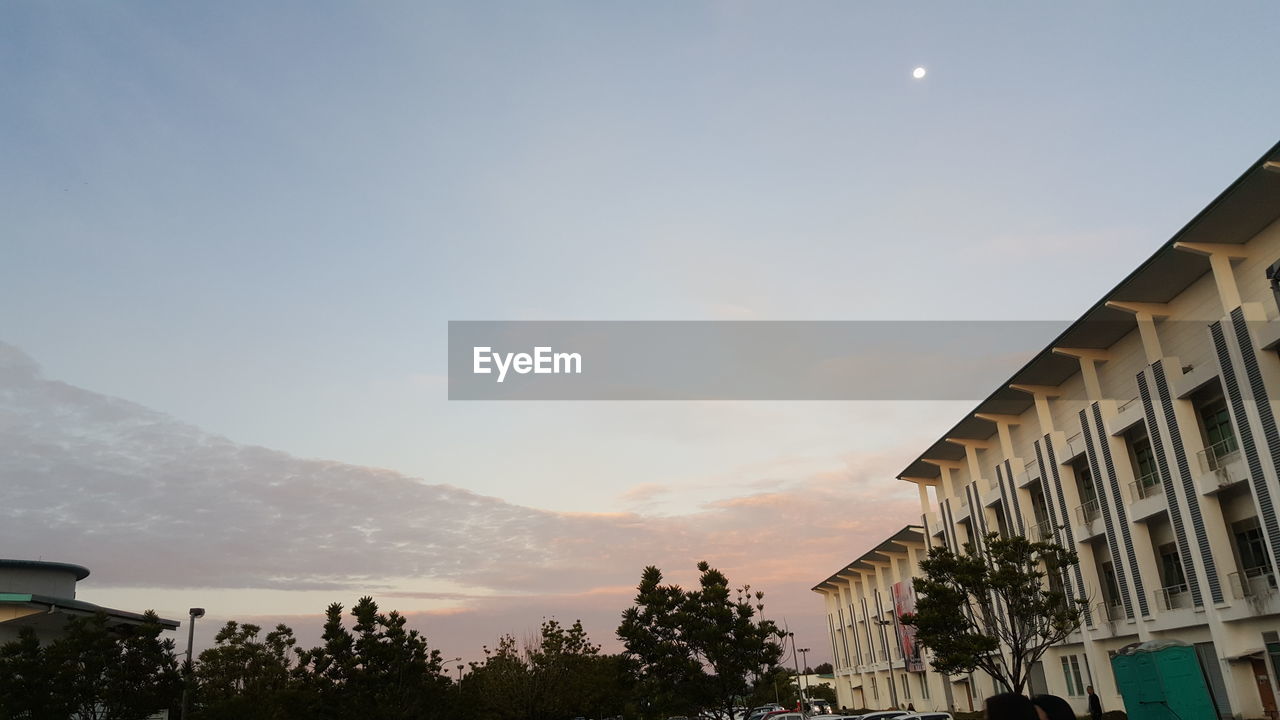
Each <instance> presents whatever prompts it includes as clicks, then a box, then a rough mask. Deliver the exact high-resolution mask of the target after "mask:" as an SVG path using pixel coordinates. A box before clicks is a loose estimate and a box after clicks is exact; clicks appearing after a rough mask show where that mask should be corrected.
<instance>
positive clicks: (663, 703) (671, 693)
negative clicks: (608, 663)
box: [618, 561, 782, 717]
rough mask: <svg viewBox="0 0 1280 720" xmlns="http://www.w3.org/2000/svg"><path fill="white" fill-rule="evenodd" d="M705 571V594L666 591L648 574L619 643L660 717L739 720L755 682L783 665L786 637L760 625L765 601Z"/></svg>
mask: <svg viewBox="0 0 1280 720" xmlns="http://www.w3.org/2000/svg"><path fill="white" fill-rule="evenodd" d="M698 570H699V571H700V572H701V573H702V575H701V577H700V578H699V583H698V587H697V588H695V589H692V590H687V591H686V590H684V589H682V588H681V587H680V586H678V585H663V584H662V571H661V570H659V569H658V568H656V567H652V566H650V567H647V568H645V570H644V573H643V575H642V576H641V580H640V584H639V586H638V587H637V594H636V598H635V605H634V606H632V607H630V608H627V610H626V611H625V612H623V615H622V623H621V625H619V626H618V639H620V640H622V641H623V643H624V645H625V647H626V654H627V656H628V657H630V658H632V659H633V660H634V661H635V662H637V664H638V665H639V674H640V678H639V680H640V683H641V688H640V690H641V692H642V693H643V694H645V695H646V696H648V697H650V698H653V700H654V701H655V703H656V704H657V706H658V707H657V708H655V709H665V710H669V711H676V712H680V713H683V714H686V715H689V716H693V715H695V714H698V713H699V712H703V713H714V714H717V715H721V716H723V717H731V716H732V713H733V709H734V708H735V707H737V706H738V705H740V704H741V702H742V700H743V698H744V696H745V695H747V693H748V692H749V691H750V690H751V683H750V680H751V679H753V678H756V677H759V676H761V675H765V674H769V673H771V672H772V670H773V669H774V667H775V666H776V665H777V664H778V660H779V658H780V657H781V655H782V646H781V645H780V644H779V643H778V641H777V638H778V637H780V631H779V630H778V627H777V626H776V625H775V624H774V623H773V622H772V621H770V620H763V619H761V620H757V619H756V613H757V612H761V611H763V609H764V604H763V600H764V593H762V592H758V591H757V592H756V593H755V594H754V595H752V594H751V589H750V587H749V586H743V587H740V588H737V589H736V590H734V589H731V588H730V587H729V581H728V579H727V578H726V577H725V575H724V574H723V573H721V572H720V571H719V570H716V569H715V568H712V567H711V566H710V565H709V564H707V563H706V562H705V561H703V562H700V563H698Z"/></svg>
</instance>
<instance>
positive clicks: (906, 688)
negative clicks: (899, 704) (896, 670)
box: [902, 673, 911, 700]
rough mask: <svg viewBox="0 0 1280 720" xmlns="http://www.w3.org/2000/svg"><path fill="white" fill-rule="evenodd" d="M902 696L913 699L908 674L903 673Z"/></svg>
mask: <svg viewBox="0 0 1280 720" xmlns="http://www.w3.org/2000/svg"><path fill="white" fill-rule="evenodd" d="M902 697H904V698H906V699H907V700H910V699H911V684H910V683H908V682H907V674H906V673H902Z"/></svg>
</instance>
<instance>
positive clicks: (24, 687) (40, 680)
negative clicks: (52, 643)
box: [0, 627, 70, 720]
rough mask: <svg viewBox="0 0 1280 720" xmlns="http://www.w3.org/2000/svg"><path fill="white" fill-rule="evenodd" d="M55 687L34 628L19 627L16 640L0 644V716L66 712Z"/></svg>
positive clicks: (10, 717) (9, 718)
mask: <svg viewBox="0 0 1280 720" xmlns="http://www.w3.org/2000/svg"><path fill="white" fill-rule="evenodd" d="M56 690H57V687H56V682H55V677H54V672H53V668H52V667H50V666H49V663H48V662H46V660H45V654H44V648H43V647H41V646H40V640H39V639H37V638H36V631H35V630H34V629H33V628H31V627H24V628H22V631H21V632H20V633H19V634H18V639H17V640H14V641H12V642H9V643H7V644H6V645H4V647H0V719H2V720H17V719H18V718H45V717H58V715H59V714H63V715H67V714H70V710H69V709H68V708H66V707H64V705H65V703H64V702H63V700H62V698H59V697H58V695H57V693H56Z"/></svg>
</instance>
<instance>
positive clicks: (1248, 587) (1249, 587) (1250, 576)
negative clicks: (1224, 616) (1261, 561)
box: [1227, 565, 1276, 600]
mask: <svg viewBox="0 0 1280 720" xmlns="http://www.w3.org/2000/svg"><path fill="white" fill-rule="evenodd" d="M1227 584H1228V585H1230V586H1231V596H1232V597H1233V598H1235V599H1237V600H1241V599H1244V598H1251V597H1259V596H1262V595H1265V594H1268V593H1274V592H1276V576H1275V575H1273V574H1272V573H1271V569H1270V568H1268V567H1266V566H1265V565H1264V566H1260V567H1254V568H1245V569H1244V570H1241V571H1239V572H1233V573H1230V574H1228V575H1227Z"/></svg>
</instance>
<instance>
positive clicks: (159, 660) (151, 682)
mask: <svg viewBox="0 0 1280 720" xmlns="http://www.w3.org/2000/svg"><path fill="white" fill-rule="evenodd" d="M143 617H144V621H143V623H142V624H139V625H113V624H111V623H110V621H109V619H108V618H107V616H106V614H105V613H101V612H100V613H97V614H95V615H92V616H85V617H73V618H70V619H69V620H67V624H66V627H65V629H64V631H63V634H62V636H61V637H60V638H58V639H57V640H55V641H54V642H52V643H50V644H49V645H48V646H47V647H45V648H43V649H42V651H41V653H40V654H41V656H42V657H41V658H40V662H41V663H42V664H43V666H44V671H43V673H42V674H45V673H47V674H45V675H44V676H45V677H47V678H48V679H49V680H50V681H51V683H52V688H51V694H52V698H51V699H52V702H51V703H50V705H49V706H48V710H49V714H48V715H47V716H46V717H72V716H74V717H76V718H80V719H81V720H143V719H144V718H147V717H150V716H151V715H153V714H155V713H157V712H159V711H161V710H166V709H172V708H173V706H174V705H175V704H176V700H177V698H178V696H179V694H180V693H181V691H182V681H181V678H180V677H179V675H178V662H177V659H176V658H175V656H174V650H173V648H174V643H173V640H171V639H165V640H161V639H160V633H162V632H163V631H164V628H163V627H162V626H161V625H160V618H159V617H157V616H156V614H155V613H154V612H152V611H150V610H148V611H147V612H146V614H145V615H144V616H143ZM19 643H20V644H21V646H22V647H21V652H22V653H24V654H25V655H26V656H27V657H28V658H33V657H34V655H33V653H34V652H35V646H34V644H33V643H34V635H32V636H28V637H26V638H23V639H20V640H19Z"/></svg>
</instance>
